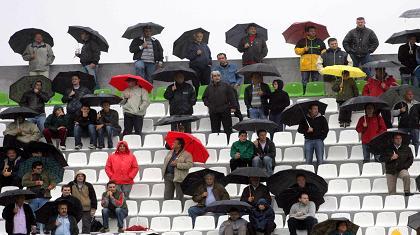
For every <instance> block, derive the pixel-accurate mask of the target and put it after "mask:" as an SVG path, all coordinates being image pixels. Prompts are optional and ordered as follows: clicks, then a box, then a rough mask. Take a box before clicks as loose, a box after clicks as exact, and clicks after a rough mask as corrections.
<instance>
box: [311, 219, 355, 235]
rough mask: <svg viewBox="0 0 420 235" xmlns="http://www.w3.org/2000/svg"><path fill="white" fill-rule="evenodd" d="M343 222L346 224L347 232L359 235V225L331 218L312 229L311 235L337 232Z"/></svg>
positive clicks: (346, 220)
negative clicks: (339, 224) (338, 226)
mask: <svg viewBox="0 0 420 235" xmlns="http://www.w3.org/2000/svg"><path fill="white" fill-rule="evenodd" d="M341 222H346V224H347V231H349V232H351V234H353V235H356V234H357V231H358V230H359V225H357V224H354V223H352V222H351V221H349V220H348V219H346V218H331V219H328V220H326V221H324V222H322V223H319V224H316V225H315V226H314V227H313V228H312V232H311V235H325V234H327V235H328V234H331V233H332V232H334V231H336V230H337V225H338V223H341Z"/></svg>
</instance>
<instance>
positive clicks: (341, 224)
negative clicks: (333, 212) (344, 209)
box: [328, 221, 355, 235]
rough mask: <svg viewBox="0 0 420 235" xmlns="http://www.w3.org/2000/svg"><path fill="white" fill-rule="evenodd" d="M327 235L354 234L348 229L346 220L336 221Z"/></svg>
mask: <svg viewBox="0 0 420 235" xmlns="http://www.w3.org/2000/svg"><path fill="white" fill-rule="evenodd" d="M328 235H355V234H353V232H352V231H350V230H348V227H347V221H338V222H337V225H336V229H335V230H334V231H332V232H331V233H330V234H328Z"/></svg>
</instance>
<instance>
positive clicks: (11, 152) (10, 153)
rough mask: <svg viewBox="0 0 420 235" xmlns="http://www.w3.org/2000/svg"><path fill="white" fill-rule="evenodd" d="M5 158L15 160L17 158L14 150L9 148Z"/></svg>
mask: <svg viewBox="0 0 420 235" xmlns="http://www.w3.org/2000/svg"><path fill="white" fill-rule="evenodd" d="M6 156H7V158H8V159H9V160H12V161H13V160H15V159H16V157H17V153H16V149H13V148H10V149H8V150H7V151H6Z"/></svg>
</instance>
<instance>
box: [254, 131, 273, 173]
mask: <svg viewBox="0 0 420 235" xmlns="http://www.w3.org/2000/svg"><path fill="white" fill-rule="evenodd" d="M257 136H258V138H257V139H256V140H254V148H255V149H254V152H255V154H256V156H255V157H253V158H252V166H253V167H260V168H263V169H264V170H265V171H266V172H267V174H268V175H269V176H271V175H272V174H273V170H274V166H275V164H276V162H275V158H276V146H275V145H274V143H273V141H271V140H270V139H269V138H268V137H267V131H266V130H258V131H257Z"/></svg>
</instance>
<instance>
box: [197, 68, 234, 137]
mask: <svg viewBox="0 0 420 235" xmlns="http://www.w3.org/2000/svg"><path fill="white" fill-rule="evenodd" d="M220 76H221V75H220V72H219V71H213V72H211V79H212V82H211V83H210V84H209V85H208V86H207V88H206V90H205V91H204V94H203V101H204V105H205V106H207V107H208V108H209V116H210V124H211V132H212V133H220V122H222V124H223V129H224V131H225V133H226V135H227V136H228V138H229V136H230V134H231V133H232V118H231V116H230V113H231V112H235V111H236V109H237V107H236V102H235V94H234V92H233V91H232V89H231V88H230V87H229V85H227V84H226V83H223V82H220V79H221V77H220Z"/></svg>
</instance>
